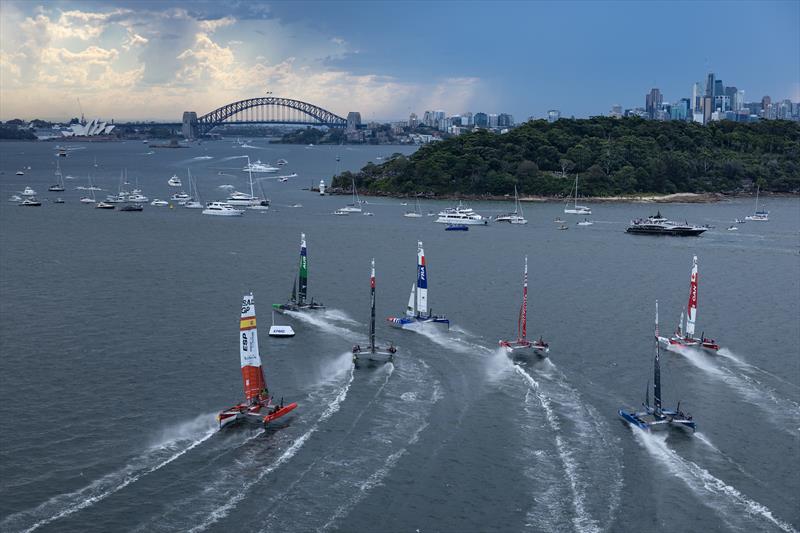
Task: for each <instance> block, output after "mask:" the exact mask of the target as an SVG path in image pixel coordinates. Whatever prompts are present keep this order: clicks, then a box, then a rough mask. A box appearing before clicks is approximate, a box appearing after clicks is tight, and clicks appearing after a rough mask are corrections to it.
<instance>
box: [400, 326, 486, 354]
mask: <svg viewBox="0 0 800 533" xmlns="http://www.w3.org/2000/svg"><path fill="white" fill-rule="evenodd" d="M409 331H415V332H417V333H419V334H421V335H424V336H425V337H427V338H428V339H430V340H432V341H433V342H435V343H436V344H438V345H439V346H441V347H442V348H447V349H449V350H453V351H455V352H459V353H463V354H482V355H490V354H491V352H492V350H490V349H489V348H487V347H486V346H483V345H482V344H479V343H477V342H474V341H473V340H471V338H470V337H471V335H470V334H469V333H466V332H464V331H463V330H460V331H459V330H456V329H455V328H451V329H450V331H442V330H440V329H438V327H437V326H424V325H423V326H420V327H419V328H415V329H412V330H409Z"/></svg>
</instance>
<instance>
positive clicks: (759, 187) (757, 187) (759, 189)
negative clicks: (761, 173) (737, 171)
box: [755, 185, 761, 213]
mask: <svg viewBox="0 0 800 533" xmlns="http://www.w3.org/2000/svg"><path fill="white" fill-rule="evenodd" d="M760 192H761V185H756V211H755V212H756V213H758V193H760Z"/></svg>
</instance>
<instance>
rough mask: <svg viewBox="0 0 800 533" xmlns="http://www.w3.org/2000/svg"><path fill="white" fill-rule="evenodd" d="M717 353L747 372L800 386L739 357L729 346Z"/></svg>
mask: <svg viewBox="0 0 800 533" xmlns="http://www.w3.org/2000/svg"><path fill="white" fill-rule="evenodd" d="M717 355H721V356H722V357H724V358H726V359H728V360H730V361H731V362H733V364H735V365H736V366H737V367H739V368H740V369H741V370H744V371H746V372H750V373H753V374H760V375H762V376H768V377H770V378H772V379H774V380H777V381H780V382H781V383H784V384H786V385H790V386H792V387H794V388H800V387H798V385H797V383H792V382H791V381H787V380H785V379H783V378H782V377H780V376H777V375H775V374H773V373H772V372H768V371H766V370H764V369H762V368H759V367H757V366H756V365H751V364H750V363H748V362H747V361H745V360H743V359H741V358H740V357H738V356H737V355H736V354H734V353H733V352H731V351H730V350H728V349H727V348H720V349H719V351H718V352H717Z"/></svg>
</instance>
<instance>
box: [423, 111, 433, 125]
mask: <svg viewBox="0 0 800 533" xmlns="http://www.w3.org/2000/svg"><path fill="white" fill-rule="evenodd" d="M422 123H423V124H425V125H426V126H428V127H429V128H432V127H433V123H434V121H433V111H425V113H424V114H423V115H422Z"/></svg>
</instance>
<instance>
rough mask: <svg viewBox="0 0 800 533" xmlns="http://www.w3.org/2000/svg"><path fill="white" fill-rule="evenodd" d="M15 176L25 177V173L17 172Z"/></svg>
mask: <svg viewBox="0 0 800 533" xmlns="http://www.w3.org/2000/svg"><path fill="white" fill-rule="evenodd" d="M15 174H16V175H17V176H24V175H25V173H24V172H23V171H21V170H17V171H16V172H15Z"/></svg>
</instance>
